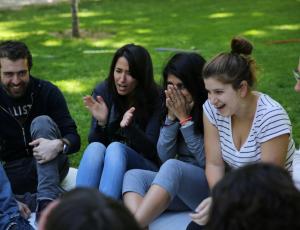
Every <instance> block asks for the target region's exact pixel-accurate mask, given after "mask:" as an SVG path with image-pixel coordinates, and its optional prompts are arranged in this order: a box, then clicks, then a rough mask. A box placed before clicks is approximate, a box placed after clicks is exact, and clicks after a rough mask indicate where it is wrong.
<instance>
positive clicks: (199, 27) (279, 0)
mask: <svg viewBox="0 0 300 230" xmlns="http://www.w3.org/2000/svg"><path fill="white" fill-rule="evenodd" d="M0 4H1V3H0ZM299 9H300V1H299V0H284V1H283V0H264V1H261V0H251V1H250V0H248V1H246V0H245V1H240V0H218V1H216V0H182V1H176V0H126V1H125V0H81V1H80V4H79V11H80V13H79V17H80V26H81V29H82V34H83V37H82V38H80V39H72V38H71V37H70V35H69V34H70V27H71V10H70V5H69V2H68V1H67V2H63V3H60V4H56V5H52V6H28V7H24V8H22V9H20V10H0V40H6V39H19V40H23V41H24V42H26V43H27V44H28V46H29V47H30V49H31V51H32V53H33V56H34V65H33V69H32V74H33V75H34V76H38V77H40V78H43V79H48V80H50V81H52V82H53V83H54V84H56V85H58V86H59V87H60V88H61V89H62V91H63V93H64V95H65V96H66V99H67V102H68V105H69V108H70V111H71V113H72V116H73V118H74V119H75V120H76V122H77V125H78V130H79V133H80V135H81V138H82V147H81V151H80V153H78V154H74V155H73V156H72V157H71V160H72V165H73V166H77V165H78V163H79V160H80V158H81V154H82V151H83V150H84V148H85V147H86V145H87V134H88V130H89V125H90V115H89V113H88V111H87V110H86V109H85V108H84V106H83V103H82V96H83V95H86V94H90V93H91V91H92V89H93V87H94V86H95V84H96V83H97V82H99V81H102V80H103V79H104V78H105V77H106V75H107V73H108V69H109V65H110V61H111V58H112V55H113V52H114V51H115V50H116V49H117V48H119V47H120V46H122V45H124V44H126V43H136V44H141V45H143V46H145V47H146V48H147V49H148V50H149V52H150V53H151V56H152V58H153V63H154V69H155V78H156V80H157V81H160V75H161V70H162V66H163V65H164V63H165V62H166V60H167V58H168V57H169V56H170V55H171V54H172V52H171V51H158V50H157V48H176V49H184V50H197V51H199V52H201V54H202V55H203V56H204V57H206V58H207V59H209V58H211V57H212V56H214V55H215V54H217V53H218V52H220V51H228V50H229V42H230V39H231V38H232V37H233V36H235V35H241V36H245V37H247V38H248V39H249V40H250V41H252V42H253V44H254V47H255V50H254V54H253V55H254V57H255V58H256V60H257V63H258V67H259V72H258V86H257V88H258V90H260V91H263V92H265V93H267V94H269V95H270V96H272V97H273V98H274V99H276V100H278V101H279V102H280V103H281V104H282V105H283V106H284V107H285V109H286V110H287V112H288V113H289V115H290V118H291V120H292V124H293V135H294V139H295V140H296V142H297V143H300V105H299V101H300V94H296V93H295V92H294V91H293V85H294V83H295V80H294V78H293V77H292V69H293V68H295V67H296V65H297V63H298V58H299V56H300V14H299ZM297 15H298V16H297Z"/></svg>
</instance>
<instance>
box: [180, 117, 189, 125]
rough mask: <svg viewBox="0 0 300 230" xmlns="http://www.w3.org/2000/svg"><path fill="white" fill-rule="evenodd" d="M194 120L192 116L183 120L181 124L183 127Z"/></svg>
mask: <svg viewBox="0 0 300 230" xmlns="http://www.w3.org/2000/svg"><path fill="white" fill-rule="evenodd" d="M191 120H192V116H189V117H188V118H186V119H184V120H181V121H180V122H179V123H180V124H181V125H185V123H187V122H188V121H191Z"/></svg>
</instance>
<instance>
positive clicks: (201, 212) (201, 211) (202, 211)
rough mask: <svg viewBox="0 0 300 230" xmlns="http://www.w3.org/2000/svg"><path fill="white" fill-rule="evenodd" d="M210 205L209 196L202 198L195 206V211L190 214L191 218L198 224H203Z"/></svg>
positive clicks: (207, 215) (207, 216)
mask: <svg viewBox="0 0 300 230" xmlns="http://www.w3.org/2000/svg"><path fill="white" fill-rule="evenodd" d="M211 205H212V199H211V197H207V198H206V199H204V200H203V201H202V202H201V203H200V204H199V205H198V207H197V208H196V210H195V211H196V213H192V214H190V217H191V218H192V220H193V221H194V222H195V223H197V224H199V225H205V224H206V223H207V221H208V218H209V211H210V208H211Z"/></svg>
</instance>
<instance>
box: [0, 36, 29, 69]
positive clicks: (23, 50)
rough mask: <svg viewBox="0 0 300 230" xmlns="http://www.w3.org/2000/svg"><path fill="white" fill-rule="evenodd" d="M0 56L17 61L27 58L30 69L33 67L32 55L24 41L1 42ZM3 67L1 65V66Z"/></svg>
mask: <svg viewBox="0 0 300 230" xmlns="http://www.w3.org/2000/svg"><path fill="white" fill-rule="evenodd" d="M0 58H8V59H9V60H12V61H16V60H18V59H27V63H28V70H29V71H30V70H31V67H32V55H31V53H30V50H29V49H28V47H27V46H26V44H25V43H24V42H20V41H5V42H2V43H1V44H0ZM0 68H1V66H0Z"/></svg>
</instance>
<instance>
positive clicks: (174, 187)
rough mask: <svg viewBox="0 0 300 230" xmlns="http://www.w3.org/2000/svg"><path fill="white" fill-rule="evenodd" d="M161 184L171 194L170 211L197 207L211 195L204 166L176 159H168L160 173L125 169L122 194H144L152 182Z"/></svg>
mask: <svg viewBox="0 0 300 230" xmlns="http://www.w3.org/2000/svg"><path fill="white" fill-rule="evenodd" d="M153 184H155V185H159V186H160V187H161V188H163V189H164V190H166V192H168V194H169V195H170V197H171V202H170V204H169V207H168V210H172V211H185V210H195V208H196V207H197V206H198V205H199V203H200V202H201V201H202V200H203V199H205V198H206V197H208V195H209V187H208V183H207V180H206V176H205V171H204V169H203V168H201V167H198V166H195V165H192V164H190V163H187V162H183V161H180V160H177V159H169V160H167V161H166V162H164V164H163V165H162V166H161V167H160V169H159V171H158V172H151V171H147V170H140V169H133V170H130V171H128V172H126V174H125V177H124V183H123V194H125V193H126V192H135V193H138V194H139V195H141V196H142V197H144V196H145V195H146V193H147V192H148V190H149V189H150V187H151V185H153Z"/></svg>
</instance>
